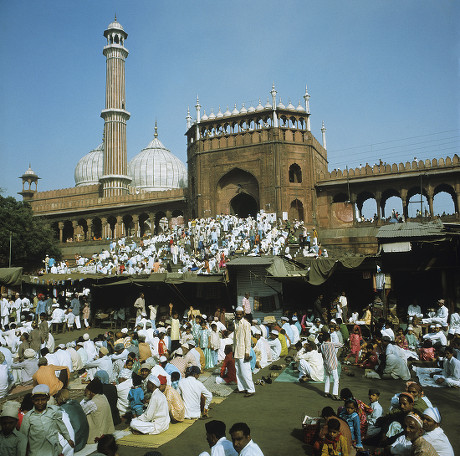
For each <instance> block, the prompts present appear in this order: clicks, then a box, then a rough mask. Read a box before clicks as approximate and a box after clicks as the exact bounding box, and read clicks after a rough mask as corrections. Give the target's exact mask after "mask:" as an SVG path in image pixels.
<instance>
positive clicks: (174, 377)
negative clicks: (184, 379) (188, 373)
mask: <svg viewBox="0 0 460 456" xmlns="http://www.w3.org/2000/svg"><path fill="white" fill-rule="evenodd" d="M179 380H180V373H179V372H176V371H173V372H171V386H172V387H173V388H174V389H175V390H177V388H178V385H179Z"/></svg>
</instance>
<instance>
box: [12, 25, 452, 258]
mask: <svg viewBox="0 0 460 456" xmlns="http://www.w3.org/2000/svg"><path fill="white" fill-rule="evenodd" d="M104 37H105V39H106V44H105V46H104V48H103V54H104V56H105V58H106V93H105V108H104V109H103V110H102V112H101V117H102V118H103V119H104V133H103V141H102V144H100V145H99V146H98V147H96V148H95V149H94V150H92V151H90V152H89V153H88V154H87V155H85V156H84V157H82V158H81V159H80V160H79V161H78V163H77V165H76V168H75V187H72V188H65V189H60V190H51V191H44V192H40V191H38V180H39V179H40V178H39V176H37V175H36V174H35V173H34V172H33V170H32V169H30V166H29V169H28V170H27V171H26V172H25V173H24V174H23V175H22V176H21V179H22V191H21V192H19V194H21V195H22V196H23V198H24V200H25V201H28V202H29V203H30V204H31V206H32V209H33V211H34V214H35V215H36V216H40V217H45V218H46V219H47V220H48V221H49V223H50V225H51V226H52V228H53V229H54V231H55V232H56V237H57V238H59V240H60V241H61V242H64V243H65V242H73V241H85V240H86V241H89V240H99V239H101V240H102V239H104V240H105V239H109V238H118V237H121V236H125V235H134V236H143V235H144V234H146V233H153V232H158V231H159V230H161V229H163V228H164V227H165V226H167V225H173V224H177V223H182V221H183V220H184V219H185V220H188V219H190V218H195V217H209V216H215V215H216V214H238V215H239V216H242V217H246V216H248V215H255V214H256V213H257V212H258V211H259V210H263V211H265V212H271V213H276V215H277V217H279V218H282V219H290V220H293V219H297V220H303V221H304V223H305V225H306V226H307V227H309V228H313V227H317V228H318V229H321V230H322V235H323V236H322V237H323V239H324V240H326V239H328V238H329V242H331V243H334V245H336V246H338V247H342V248H344V249H351V250H354V251H355V252H358V253H375V252H376V248H377V241H376V237H375V228H376V225H375V224H374V225H372V226H370V227H368V228H369V229H368V230H367V231H366V230H365V229H363V228H366V227H365V226H363V225H362V224H361V226H360V228H358V227H357V221H359V218H360V217H359V216H360V212H361V211H362V207H363V203H364V202H365V201H366V199H368V198H374V199H375V201H376V218H375V222H377V223H378V222H379V221H380V219H382V220H384V218H385V217H386V216H388V214H385V202H386V200H387V199H388V198H390V197H393V196H397V197H399V198H401V201H402V209H403V210H402V213H403V215H404V216H405V217H406V219H407V216H408V214H407V206H408V203H409V199H410V198H411V197H412V196H413V195H414V194H417V193H418V192H420V191H421V192H422V194H423V195H424V196H426V198H427V200H428V203H429V207H430V213H431V214H430V215H433V198H434V196H435V195H436V194H437V193H438V192H440V191H444V192H447V193H449V194H450V195H451V196H452V199H453V201H454V205H455V212H456V214H457V216H456V217H458V213H459V210H458V208H459V205H460V181H459V175H460V163H459V158H458V156H457V155H455V156H454V157H453V158H452V159H451V158H450V157H447V158H446V159H445V160H444V159H439V160H436V159H433V160H426V161H425V162H423V161H420V162H415V161H414V162H407V163H405V164H403V163H399V164H393V165H390V164H382V163H381V164H379V165H374V166H369V165H368V164H366V166H364V167H362V168H361V167H360V168H356V169H349V170H348V169H347V172H346V173H345V172H342V171H340V170H333V171H331V172H329V170H328V160H327V149H326V128H325V126H324V122H323V124H322V128H321V132H322V138H321V142H320V141H318V140H317V139H316V138H315V137H314V136H313V134H312V132H311V126H310V95H309V93H308V90H307V89H305V93H304V94H302V95H301V100H302V101H299V103H298V104H297V106H295V105H294V104H292V103H291V101H289V102H288V103H287V104H286V105H285V104H283V102H282V100H281V99H280V98H278V97H277V91H276V89H275V86H273V87H272V89H271V91H270V92H269V97H268V99H267V101H266V103H265V104H263V103H262V101H261V100H259V103H258V104H257V106H248V107H246V106H245V105H244V104H243V105H242V106H241V107H240V108H238V107H237V105H235V106H234V107H233V109H232V110H231V111H230V109H229V108H228V107H227V109H226V110H225V111H223V110H222V109H221V108H220V107H219V109H218V111H217V112H214V110H212V109H211V110H208V114H207V113H206V110H205V109H204V110H203V112H202V111H201V108H202V107H201V105H200V102H199V100H198V98H197V100H196V105H195V118H194V119H193V118H192V116H191V114H190V112H188V113H187V116H186V133H185V134H186V138H187V167H186V166H185V164H184V163H182V162H181V160H179V159H178V158H177V157H176V156H175V155H174V154H173V153H171V151H169V150H168V149H167V148H166V147H165V146H164V145H163V144H162V142H161V141H160V139H159V138H158V131H157V128H156V126H155V134H154V138H153V140H152V141H151V142H150V144H148V145H147V146H146V147H145V148H144V149H143V150H142V151H140V152H139V153H138V154H137V155H136V156H135V157H134V158H133V159H132V160H131V161H129V162H128V155H127V146H126V134H127V125H128V121H129V118H130V113H129V112H128V111H127V109H126V104H125V100H126V97H125V62H126V59H127V57H128V50H127V49H126V47H125V41H126V40H127V38H128V34H127V33H126V31H125V30H124V28H123V27H122V25H121V24H120V23H119V22H118V21H117V20H116V18H115V20H114V21H113V22H112V23H111V24H109V26H108V27H107V30H105V31H104Z"/></svg>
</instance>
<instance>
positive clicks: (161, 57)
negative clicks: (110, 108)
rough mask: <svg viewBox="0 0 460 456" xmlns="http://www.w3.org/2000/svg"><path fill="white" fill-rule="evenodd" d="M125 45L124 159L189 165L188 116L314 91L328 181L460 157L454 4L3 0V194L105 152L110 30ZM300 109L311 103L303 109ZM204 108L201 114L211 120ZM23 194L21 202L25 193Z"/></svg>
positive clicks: (46, 180) (47, 185) (457, 9)
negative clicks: (159, 147) (151, 153)
mask: <svg viewBox="0 0 460 456" xmlns="http://www.w3.org/2000/svg"><path fill="white" fill-rule="evenodd" d="M115 13H116V15H117V19H118V21H119V22H120V23H121V24H122V25H123V27H124V29H125V31H126V32H127V33H128V39H127V40H126V44H125V45H126V47H127V48H128V50H129V51H130V54H129V56H128V58H127V61H126V108H127V110H128V111H130V113H131V119H130V120H129V121H128V127H127V138H128V159H131V158H133V157H134V156H135V155H136V154H137V153H139V152H140V151H141V149H142V148H144V147H145V146H146V145H147V144H148V143H149V142H150V141H151V140H152V138H153V128H154V122H155V119H156V120H157V121H158V131H159V139H160V140H161V141H162V142H163V144H164V145H165V146H166V147H167V148H169V149H170V150H171V151H172V152H173V153H174V154H175V155H177V156H178V157H179V158H181V159H182V160H183V161H184V162H185V160H186V141H185V137H184V133H185V116H186V113H187V106H190V108H191V111H192V116H193V117H194V105H195V100H196V95H197V94H198V95H199V97H200V102H201V105H202V110H203V108H204V109H206V113H207V114H209V113H210V110H211V108H214V110H215V112H217V109H218V108H219V105H220V106H221V107H222V110H223V111H224V110H225V109H226V107H227V105H228V106H229V107H230V110H232V109H233V105H234V104H235V103H236V104H237V107H238V108H241V104H242V103H245V105H246V107H249V106H250V105H251V104H254V105H255V104H257V102H258V99H259V98H261V99H262V102H263V103H265V102H266V100H267V97H268V96H269V91H270V89H271V86H272V83H273V82H275V85H276V89H277V90H278V96H279V97H281V98H282V101H283V103H285V104H287V103H288V102H289V100H291V101H292V103H293V104H294V105H296V106H297V103H298V101H299V100H301V99H302V95H303V93H304V92H305V84H306V83H307V84H308V89H309V92H310V94H311V99H310V106H311V113H312V115H311V125H312V131H313V134H314V135H315V136H316V138H318V139H319V140H321V131H320V129H321V121H322V120H324V121H325V123H326V128H327V133H326V134H327V148H328V158H329V169H330V170H332V169H333V168H336V167H340V168H341V169H344V168H345V166H346V165H348V166H358V165H359V164H360V163H362V164H365V163H366V162H368V163H369V164H371V165H372V164H373V163H374V162H378V160H379V159H382V160H383V161H386V162H388V163H392V162H399V161H406V160H412V159H413V157H415V156H416V157H417V158H422V159H426V158H435V157H445V156H452V155H454V154H455V153H457V154H459V153H460V141H459V136H460V125H459V55H460V53H459V48H460V46H459V43H460V41H459V25H458V24H459V18H460V14H459V13H460V6H459V2H457V1H453V0H452V1H446V0H436V1H429V0H428V1H420V0H414V1H411V0H405V1H403V2H402V1H400V0H387V1H378V0H375V1H368V0H364V1H359V0H356V1H345V2H344V1H325V0H318V1H307V0H299V1H294V0H292V1H290V0H286V1H283V2H280V1H274V0H256V1H250V2H248V1H242V0H241V1H240V0H234V1H231V2H230V1H200V0H197V1H172V0H168V1H153V0H145V1H140V0H138V1H136V2H127V1H119V0H110V1H108V0H98V1H97V2H95V1H93V0H80V1H78V2H70V1H64V0H59V1H58V0H49V1H32V0H29V1H24V0H22V1H20V0H18V1H11V0H0V26H1V30H2V38H1V41H0V52H1V54H0V55H1V58H2V61H3V62H2V65H1V66H2V70H1V76H0V77H1V84H0V96H1V103H0V155H1V164H2V169H1V172H0V176H1V180H0V187H2V188H3V189H4V190H5V194H6V195H13V196H14V195H16V192H17V191H20V189H21V182H20V180H19V179H18V176H20V175H21V174H22V173H23V172H24V171H25V170H26V169H27V167H28V165H29V162H30V163H31V165H32V168H33V170H34V171H35V172H36V173H37V174H38V175H39V176H40V177H41V178H42V180H41V181H40V182H39V189H40V190H51V189H58V188H65V187H72V186H74V177H73V172H74V167H75V165H76V164H77V162H78V160H79V159H80V158H81V157H82V156H83V155H85V154H86V153H88V152H89V151H90V150H92V149H94V148H95V147H96V146H97V145H98V144H99V143H100V142H101V140H102V129H103V120H102V119H101V118H100V112H101V110H102V109H104V103H105V99H104V96H105V57H104V56H103V55H102V49H103V47H104V45H105V38H104V37H103V32H104V30H105V29H106V27H107V25H108V24H109V23H110V22H112V20H113V18H114V15H115ZM302 101H303V100H302ZM202 112H203V111H202ZM17 196H18V198H20V197H19V195H17Z"/></svg>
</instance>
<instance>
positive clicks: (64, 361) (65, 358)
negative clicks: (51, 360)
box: [54, 344, 73, 372]
mask: <svg viewBox="0 0 460 456" xmlns="http://www.w3.org/2000/svg"><path fill="white" fill-rule="evenodd" d="M54 355H55V356H56V359H57V363H56V364H58V365H59V366H66V367H67V368H68V369H69V372H73V363H72V356H70V353H69V352H68V351H67V350H66V346H65V345H64V344H59V345H58V346H57V347H56V351H55V352H54Z"/></svg>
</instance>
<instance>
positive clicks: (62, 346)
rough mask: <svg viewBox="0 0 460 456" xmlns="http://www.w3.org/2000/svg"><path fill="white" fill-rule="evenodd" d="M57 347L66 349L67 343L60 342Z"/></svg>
mask: <svg viewBox="0 0 460 456" xmlns="http://www.w3.org/2000/svg"><path fill="white" fill-rule="evenodd" d="M57 348H62V349H63V350H64V349H65V345H64V344H59V345H58V346H57Z"/></svg>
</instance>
